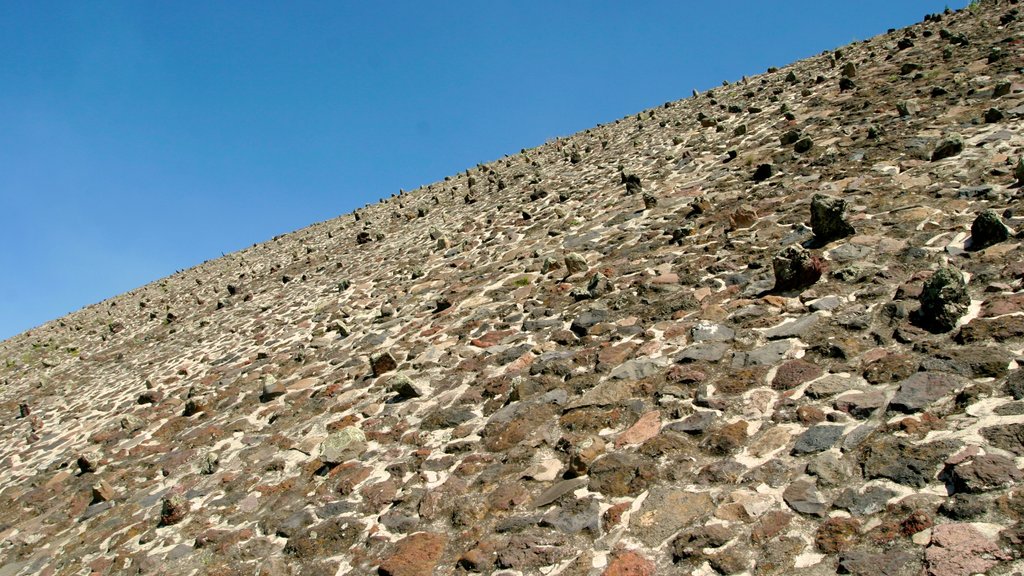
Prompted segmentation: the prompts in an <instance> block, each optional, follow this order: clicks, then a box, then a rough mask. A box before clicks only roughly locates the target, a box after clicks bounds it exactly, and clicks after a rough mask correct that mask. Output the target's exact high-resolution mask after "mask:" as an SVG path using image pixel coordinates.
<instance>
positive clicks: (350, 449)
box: [320, 426, 367, 464]
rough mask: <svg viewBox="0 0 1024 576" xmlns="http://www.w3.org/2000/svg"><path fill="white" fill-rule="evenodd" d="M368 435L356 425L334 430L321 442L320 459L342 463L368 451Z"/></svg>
mask: <svg viewBox="0 0 1024 576" xmlns="http://www.w3.org/2000/svg"><path fill="white" fill-rule="evenodd" d="M366 448H367V445H366V435H365V434H363V431H362V430H360V429H359V428H356V427H354V426H348V427H345V428H342V429H341V430H339V431H337V432H334V433H333V434H331V435H330V436H328V437H327V439H326V440H324V441H323V442H322V443H321V444H320V461H321V462H323V463H324V464H341V463H342V462H344V461H346V460H350V459H352V458H355V457H357V456H359V455H360V454H362V453H363V452H365V451H366Z"/></svg>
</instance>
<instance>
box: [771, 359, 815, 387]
mask: <svg viewBox="0 0 1024 576" xmlns="http://www.w3.org/2000/svg"><path fill="white" fill-rule="evenodd" d="M823 373H824V372H823V371H822V369H821V368H820V367H818V365H817V364H812V363H810V362H808V361H806V360H803V359H797V360H789V361H787V362H785V363H784V364H782V365H781V366H779V368H778V370H776V371H775V378H774V379H772V388H774V389H776V390H789V389H790V388H795V387H797V386H799V385H801V384H803V383H804V382H807V381H809V380H814V379H815V378H818V377H819V376H821V375H822V374H823Z"/></svg>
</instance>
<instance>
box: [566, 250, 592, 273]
mask: <svg viewBox="0 0 1024 576" xmlns="http://www.w3.org/2000/svg"><path fill="white" fill-rule="evenodd" d="M565 269H566V271H567V274H568V275H569V276H572V275H573V274H579V273H581V272H586V271H587V270H588V269H589V266H588V265H587V261H586V260H585V259H584V258H583V256H580V255H579V254H577V253H575V252H567V253H566V254H565Z"/></svg>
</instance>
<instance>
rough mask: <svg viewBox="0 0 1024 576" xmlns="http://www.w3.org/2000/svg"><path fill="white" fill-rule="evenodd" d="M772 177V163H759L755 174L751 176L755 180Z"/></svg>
mask: <svg viewBox="0 0 1024 576" xmlns="http://www.w3.org/2000/svg"><path fill="white" fill-rule="evenodd" d="M771 177H772V165H771V164H758V165H757V169H756V170H754V175H753V176H751V177H750V179H751V180H753V181H754V182H763V181H765V180H767V179H769V178H771Z"/></svg>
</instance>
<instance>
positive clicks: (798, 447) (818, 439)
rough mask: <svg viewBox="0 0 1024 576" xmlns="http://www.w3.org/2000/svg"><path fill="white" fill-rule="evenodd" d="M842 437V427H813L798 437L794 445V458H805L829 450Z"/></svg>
mask: <svg viewBox="0 0 1024 576" xmlns="http://www.w3.org/2000/svg"><path fill="white" fill-rule="evenodd" d="M842 436H843V427H842V426H828V425H824V424H822V425H819V426H811V427H810V428H808V429H807V430H806V431H805V432H804V433H803V434H801V435H800V436H798V437H797V439H796V444H794V445H793V451H792V454H793V455H794V456H803V455H806V454H816V453H818V452H821V451H823V450H828V449H829V448H831V447H832V446H834V445H835V443H836V442H838V441H839V439H840V438H841V437H842Z"/></svg>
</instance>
